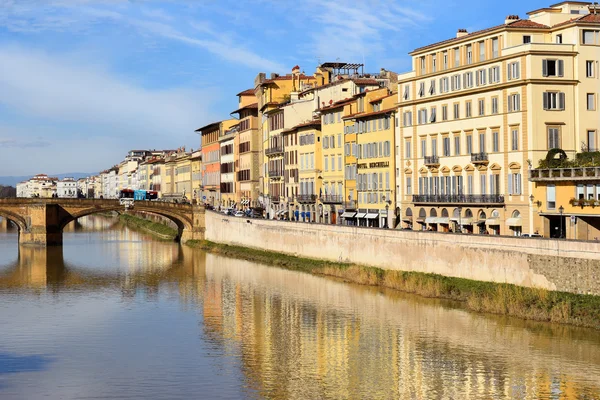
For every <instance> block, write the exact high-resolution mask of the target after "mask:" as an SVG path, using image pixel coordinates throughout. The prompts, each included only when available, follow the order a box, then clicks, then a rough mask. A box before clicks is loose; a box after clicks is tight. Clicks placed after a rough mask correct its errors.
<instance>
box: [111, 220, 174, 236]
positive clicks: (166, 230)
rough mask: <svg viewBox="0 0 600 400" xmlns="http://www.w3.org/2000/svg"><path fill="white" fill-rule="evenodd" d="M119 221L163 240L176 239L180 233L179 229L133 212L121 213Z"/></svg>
mask: <svg viewBox="0 0 600 400" xmlns="http://www.w3.org/2000/svg"><path fill="white" fill-rule="evenodd" d="M119 221H121V222H122V223H123V224H125V225H127V226H128V227H132V228H135V229H139V230H142V231H144V232H147V233H150V234H152V235H153V236H156V237H157V238H159V239H163V240H175V238H176V237H177V234H178V232H177V229H173V228H171V227H170V226H166V225H164V224H161V223H158V222H153V221H150V220H147V219H145V218H142V217H138V216H135V215H131V214H120V215H119Z"/></svg>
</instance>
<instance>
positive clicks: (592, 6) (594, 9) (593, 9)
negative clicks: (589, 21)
mask: <svg viewBox="0 0 600 400" xmlns="http://www.w3.org/2000/svg"><path fill="white" fill-rule="evenodd" d="M588 10H589V12H590V14H594V15H596V14H598V11H600V6H599V5H598V3H597V2H594V4H590V5H589V6H588Z"/></svg>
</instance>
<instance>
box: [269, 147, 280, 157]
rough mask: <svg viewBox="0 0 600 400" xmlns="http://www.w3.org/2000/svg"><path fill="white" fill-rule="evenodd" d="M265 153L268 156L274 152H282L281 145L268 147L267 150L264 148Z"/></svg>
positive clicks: (274, 153)
mask: <svg viewBox="0 0 600 400" xmlns="http://www.w3.org/2000/svg"><path fill="white" fill-rule="evenodd" d="M265 154H266V155H268V156H273V155H276V154H283V146H273V147H269V148H268V149H267V150H265Z"/></svg>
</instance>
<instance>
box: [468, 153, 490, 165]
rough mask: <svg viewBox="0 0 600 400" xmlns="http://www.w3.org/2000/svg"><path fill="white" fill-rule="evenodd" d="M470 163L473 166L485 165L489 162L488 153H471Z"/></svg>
mask: <svg viewBox="0 0 600 400" xmlns="http://www.w3.org/2000/svg"><path fill="white" fill-rule="evenodd" d="M471 162H472V163H473V164H486V163H489V162H490V158H489V157H488V153H471Z"/></svg>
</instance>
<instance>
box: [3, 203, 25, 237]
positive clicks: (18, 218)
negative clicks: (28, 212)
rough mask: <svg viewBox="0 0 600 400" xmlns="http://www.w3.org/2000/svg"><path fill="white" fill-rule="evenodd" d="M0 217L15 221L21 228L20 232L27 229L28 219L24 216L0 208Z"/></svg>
mask: <svg viewBox="0 0 600 400" xmlns="http://www.w3.org/2000/svg"><path fill="white" fill-rule="evenodd" d="M0 217H3V218H6V219H7V220H9V221H12V222H14V223H15V224H16V225H17V227H18V228H19V231H20V232H25V231H26V230H27V221H26V220H25V218H23V217H22V216H20V215H18V214H16V213H14V212H11V211H8V210H3V209H1V208H0Z"/></svg>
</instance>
